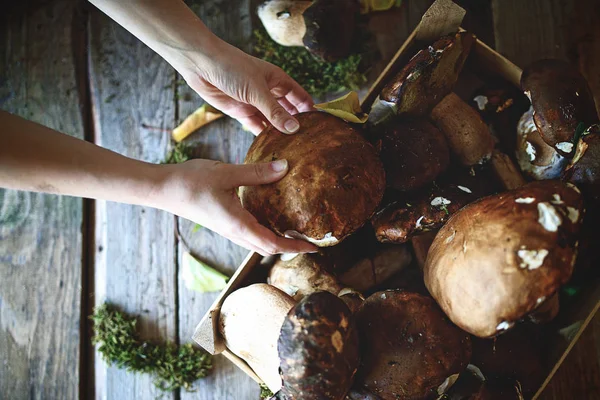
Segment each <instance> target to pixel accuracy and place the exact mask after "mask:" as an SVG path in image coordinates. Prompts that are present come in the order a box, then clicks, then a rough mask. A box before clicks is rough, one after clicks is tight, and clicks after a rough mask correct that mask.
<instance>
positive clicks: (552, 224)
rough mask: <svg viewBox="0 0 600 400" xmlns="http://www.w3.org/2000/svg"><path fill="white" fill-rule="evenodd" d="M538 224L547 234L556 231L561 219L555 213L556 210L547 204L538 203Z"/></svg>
mask: <svg viewBox="0 0 600 400" xmlns="http://www.w3.org/2000/svg"><path fill="white" fill-rule="evenodd" d="M538 213H539V218H538V222H539V223H540V224H541V225H542V226H543V227H544V229H546V230H547V231H549V232H556V231H558V227H559V226H560V224H562V218H561V217H560V214H559V213H558V212H557V211H556V208H554V206H552V204H550V203H548V202H545V201H543V202H541V203H538Z"/></svg>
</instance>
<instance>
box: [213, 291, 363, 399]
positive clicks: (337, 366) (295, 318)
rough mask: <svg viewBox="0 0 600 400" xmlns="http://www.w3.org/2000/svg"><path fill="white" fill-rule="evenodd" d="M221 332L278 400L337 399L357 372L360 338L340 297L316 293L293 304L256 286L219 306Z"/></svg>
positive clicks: (231, 296)
mask: <svg viewBox="0 0 600 400" xmlns="http://www.w3.org/2000/svg"><path fill="white" fill-rule="evenodd" d="M219 331H220V333H221V335H222V336H223V338H224V340H225V345H226V346H227V348H228V349H229V350H230V351H231V352H232V353H234V354H236V355H237V356H238V357H240V358H241V359H243V360H244V361H246V362H247V363H248V365H249V366H250V367H251V368H252V369H253V370H254V372H255V373H256V374H257V375H258V376H259V377H260V378H261V379H262V380H263V381H264V382H265V384H266V385H267V386H268V387H269V389H270V390H271V391H272V392H275V396H274V398H275V399H279V400H284V399H285V400H341V399H343V398H344V396H345V395H346V392H348V390H349V389H350V387H351V385H352V382H353V379H354V375H355V373H356V370H357V368H358V362H359V350H358V335H357V331H356V328H355V324H354V320H353V318H352V314H351V312H350V310H349V309H348V307H347V306H346V305H345V304H344V302H343V301H342V300H340V299H339V298H338V297H336V296H334V295H332V294H331V293H328V292H315V293H312V294H310V295H308V296H306V297H304V298H303V299H302V300H300V302H298V303H297V304H296V303H295V302H294V300H293V299H292V298H291V297H290V296H288V295H286V294H285V293H283V292H282V291H280V290H279V289H277V288H275V287H273V286H270V285H267V284H263V283H258V284H254V285H250V286H248V287H245V288H241V289H238V290H236V291H235V292H233V293H231V294H230V295H229V296H228V297H227V298H226V299H225V301H224V302H223V305H222V307H221V312H220V316H219Z"/></svg>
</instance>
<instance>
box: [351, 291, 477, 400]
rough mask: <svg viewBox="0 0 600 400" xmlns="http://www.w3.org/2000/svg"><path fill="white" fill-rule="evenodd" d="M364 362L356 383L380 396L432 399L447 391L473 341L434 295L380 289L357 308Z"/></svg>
mask: <svg viewBox="0 0 600 400" xmlns="http://www.w3.org/2000/svg"><path fill="white" fill-rule="evenodd" d="M357 327H358V330H359V333H360V341H361V348H362V352H361V365H360V368H359V372H358V374H357V377H356V388H357V389H358V390H365V391H367V392H370V393H372V394H374V395H376V398H378V399H381V400H396V399H406V400H427V399H434V398H437V397H438V396H439V395H441V394H443V393H444V392H445V391H446V390H447V389H448V387H450V386H451V385H452V383H453V382H454V381H455V380H456V378H457V377H458V374H460V373H461V372H462V371H463V370H464V369H465V368H466V366H467V364H468V363H469V359H470V357H471V341H470V337H469V335H468V334H467V333H466V332H463V331H461V330H460V329H458V328H457V327H456V326H455V325H453V324H452V323H451V322H450V321H449V320H448V319H447V318H446V316H445V315H444V314H443V313H442V311H441V310H440V308H439V307H438V306H437V304H435V302H434V301H433V299H431V298H430V297H427V296H422V295H420V294H416V293H410V292H403V291H393V290H389V291H383V292H377V293H375V294H373V295H371V296H369V298H367V300H365V302H364V303H363V305H362V307H361V309H360V310H359V312H358V314H357Z"/></svg>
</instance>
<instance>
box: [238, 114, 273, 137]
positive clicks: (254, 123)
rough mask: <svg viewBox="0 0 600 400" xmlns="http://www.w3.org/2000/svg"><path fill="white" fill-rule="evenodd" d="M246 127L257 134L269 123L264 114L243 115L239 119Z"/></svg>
mask: <svg viewBox="0 0 600 400" xmlns="http://www.w3.org/2000/svg"><path fill="white" fill-rule="evenodd" d="M237 120H238V121H239V122H240V123H241V124H242V125H244V127H246V128H247V129H249V130H250V132H252V133H253V134H254V135H255V136H256V135H258V134H259V133H261V132H262V131H263V130H264V129H265V128H266V127H267V123H266V122H265V119H264V118H262V116H258V115H253V116H251V117H241V118H238V119H237Z"/></svg>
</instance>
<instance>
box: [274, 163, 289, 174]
mask: <svg viewBox="0 0 600 400" xmlns="http://www.w3.org/2000/svg"><path fill="white" fill-rule="evenodd" d="M287 166H288V162H287V160H277V161H273V162H272V163H271V169H272V170H273V171H275V172H282V171H285V170H286V169H287Z"/></svg>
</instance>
